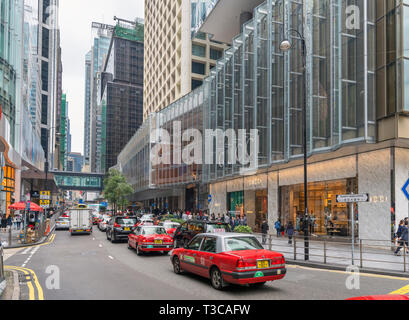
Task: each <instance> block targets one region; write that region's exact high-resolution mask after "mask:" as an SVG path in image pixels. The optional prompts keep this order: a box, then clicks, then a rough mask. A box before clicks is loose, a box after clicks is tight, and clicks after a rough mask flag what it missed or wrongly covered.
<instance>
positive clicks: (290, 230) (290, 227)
mask: <svg viewBox="0 0 409 320" xmlns="http://www.w3.org/2000/svg"><path fill="white" fill-rule="evenodd" d="M286 232H287V235H288V244H290V245H292V244H293V237H294V225H293V223H292V222H291V221H290V222H289V223H288V226H287V230H286Z"/></svg>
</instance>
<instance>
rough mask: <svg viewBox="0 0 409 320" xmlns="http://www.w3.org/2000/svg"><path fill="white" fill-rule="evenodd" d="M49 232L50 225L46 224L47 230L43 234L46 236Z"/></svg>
mask: <svg viewBox="0 0 409 320" xmlns="http://www.w3.org/2000/svg"><path fill="white" fill-rule="evenodd" d="M49 233H50V225H49V224H48V226H47V231H46V232H45V236H47V235H48V234H49Z"/></svg>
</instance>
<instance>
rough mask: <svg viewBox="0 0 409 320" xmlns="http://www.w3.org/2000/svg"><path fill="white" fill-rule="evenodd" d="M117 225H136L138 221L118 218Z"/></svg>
mask: <svg viewBox="0 0 409 320" xmlns="http://www.w3.org/2000/svg"><path fill="white" fill-rule="evenodd" d="M116 223H118V224H121V225H122V224H123V225H134V224H136V219H133V218H129V219H127V218H117V219H116Z"/></svg>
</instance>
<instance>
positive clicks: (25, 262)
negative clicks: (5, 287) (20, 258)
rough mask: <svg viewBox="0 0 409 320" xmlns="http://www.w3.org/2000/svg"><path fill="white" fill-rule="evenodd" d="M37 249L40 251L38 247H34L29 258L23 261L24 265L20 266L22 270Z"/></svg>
mask: <svg viewBox="0 0 409 320" xmlns="http://www.w3.org/2000/svg"><path fill="white" fill-rule="evenodd" d="M30 249H32V248H30ZM39 249H40V247H35V248H34V249H33V250H32V251H31V253H30V255H29V257H28V258H27V260H26V261H24V263H23V264H22V265H21V267H22V268H24V267H25V266H26V265H27V263H29V262H30V260H31V258H32V257H33V255H34V254H35V253H36V252H37V251H38V250H39ZM27 253H28V252H27Z"/></svg>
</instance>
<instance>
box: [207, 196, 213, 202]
mask: <svg viewBox="0 0 409 320" xmlns="http://www.w3.org/2000/svg"><path fill="white" fill-rule="evenodd" d="M212 200H213V199H212V195H211V194H209V198H208V201H209V203H210V202H212Z"/></svg>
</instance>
